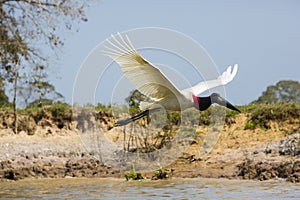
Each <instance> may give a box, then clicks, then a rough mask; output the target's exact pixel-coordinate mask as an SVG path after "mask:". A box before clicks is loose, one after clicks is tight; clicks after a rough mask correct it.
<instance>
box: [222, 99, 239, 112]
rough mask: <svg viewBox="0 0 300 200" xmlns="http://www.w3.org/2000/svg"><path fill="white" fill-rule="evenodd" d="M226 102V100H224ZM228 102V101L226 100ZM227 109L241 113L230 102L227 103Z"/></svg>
mask: <svg viewBox="0 0 300 200" xmlns="http://www.w3.org/2000/svg"><path fill="white" fill-rule="evenodd" d="M224 100H225V99H224ZM225 101H226V100H225ZM226 107H227V108H229V109H231V110H235V111H238V112H241V111H240V110H239V109H237V108H236V107H235V106H234V105H232V104H231V103H229V102H228V101H226Z"/></svg>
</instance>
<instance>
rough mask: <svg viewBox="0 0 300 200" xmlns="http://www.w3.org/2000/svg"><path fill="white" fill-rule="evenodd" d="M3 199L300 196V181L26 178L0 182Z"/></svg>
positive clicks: (299, 197)
mask: <svg viewBox="0 0 300 200" xmlns="http://www.w3.org/2000/svg"><path fill="white" fill-rule="evenodd" d="M0 198H1V199H300V184H295V183H288V182H285V181H266V182H259V181H245V180H225V179H202V178H197V179H170V180H160V181H150V180H143V181H128V182H127V181H125V180H123V179H100V178H90V179H88V178H65V179H25V180H20V181H16V182H1V183H0Z"/></svg>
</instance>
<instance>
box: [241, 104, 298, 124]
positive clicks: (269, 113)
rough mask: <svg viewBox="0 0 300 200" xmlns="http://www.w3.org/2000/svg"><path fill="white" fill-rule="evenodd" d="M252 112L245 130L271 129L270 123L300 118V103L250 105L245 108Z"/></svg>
mask: <svg viewBox="0 0 300 200" xmlns="http://www.w3.org/2000/svg"><path fill="white" fill-rule="evenodd" d="M245 107H246V109H245V110H247V107H248V112H250V115H251V116H250V118H249V121H248V122H247V123H246V126H245V129H254V128H256V127H260V128H262V129H269V128H270V125H269V122H270V121H277V122H283V121H286V120H291V119H299V118H300V104H299V103H283V102H282V103H277V104H261V105H255V104H250V105H248V106H245Z"/></svg>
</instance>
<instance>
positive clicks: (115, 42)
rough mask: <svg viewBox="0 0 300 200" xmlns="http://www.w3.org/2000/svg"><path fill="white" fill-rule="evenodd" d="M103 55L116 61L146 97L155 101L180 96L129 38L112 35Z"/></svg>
mask: <svg viewBox="0 0 300 200" xmlns="http://www.w3.org/2000/svg"><path fill="white" fill-rule="evenodd" d="M107 42H108V45H107V46H105V45H104V47H105V48H106V50H104V51H103V53H104V54H105V55H107V56H109V57H110V58H112V59H113V60H115V61H116V62H117V63H118V64H119V65H120V66H121V67H122V70H123V73H124V74H125V75H126V76H127V78H128V79H129V80H130V81H131V82H132V83H133V84H134V85H135V86H136V87H137V89H138V90H139V91H140V92H141V93H143V94H144V95H146V96H148V97H151V98H153V99H157V100H158V99H162V98H165V97H167V96H170V95H180V92H179V90H178V89H177V88H176V87H175V86H174V85H173V84H172V83H171V82H170V81H169V80H168V78H167V77H165V76H164V74H163V73H162V72H161V71H160V70H159V69H158V68H157V67H155V66H154V65H153V64H151V63H150V62H148V61H147V60H145V59H144V58H143V57H142V56H141V55H140V54H139V53H138V52H137V51H136V49H135V48H134V46H133V45H132V43H131V41H130V40H129V38H128V36H127V35H125V38H123V37H122V35H121V34H118V36H117V37H115V36H113V35H112V38H111V39H110V40H107Z"/></svg>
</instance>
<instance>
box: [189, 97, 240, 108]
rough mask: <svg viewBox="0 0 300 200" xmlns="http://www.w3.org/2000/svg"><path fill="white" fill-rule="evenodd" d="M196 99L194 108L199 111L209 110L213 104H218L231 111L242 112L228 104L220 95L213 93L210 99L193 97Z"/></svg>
mask: <svg viewBox="0 0 300 200" xmlns="http://www.w3.org/2000/svg"><path fill="white" fill-rule="evenodd" d="M193 99H194V106H195V108H196V109H198V110H201V111H203V110H206V109H208V108H209V106H210V105H211V104H213V103H217V104H219V105H221V106H225V107H227V108H229V109H231V110H235V111H238V112H241V111H240V110H239V109H237V108H236V107H235V106H233V105H232V104H231V103H230V102H228V101H227V100H226V99H224V98H223V97H221V96H220V95H219V94H218V93H212V94H211V95H210V96H208V97H197V96H195V95H193Z"/></svg>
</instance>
